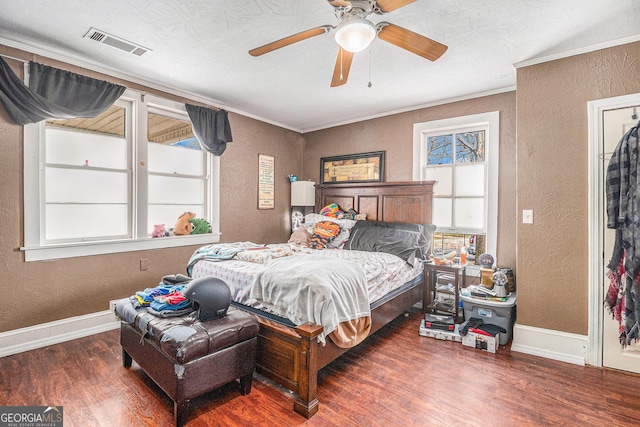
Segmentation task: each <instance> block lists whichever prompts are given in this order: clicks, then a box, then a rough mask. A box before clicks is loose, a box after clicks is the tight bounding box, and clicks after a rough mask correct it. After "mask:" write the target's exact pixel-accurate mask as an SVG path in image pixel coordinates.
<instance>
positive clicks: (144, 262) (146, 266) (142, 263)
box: [140, 258, 149, 271]
mask: <svg viewBox="0 0 640 427" xmlns="http://www.w3.org/2000/svg"><path fill="white" fill-rule="evenodd" d="M148 269H149V260H148V259H146V258H142V259H141V260H140V271H147V270H148Z"/></svg>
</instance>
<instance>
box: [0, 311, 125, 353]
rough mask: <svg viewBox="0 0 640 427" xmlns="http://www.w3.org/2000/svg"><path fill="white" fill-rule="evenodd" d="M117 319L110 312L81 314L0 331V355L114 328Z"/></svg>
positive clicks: (116, 325)
mask: <svg viewBox="0 0 640 427" xmlns="http://www.w3.org/2000/svg"><path fill="white" fill-rule="evenodd" d="M119 326H120V322H119V321H118V319H117V318H116V317H115V315H114V313H113V311H110V310H104V311H99V312H97V313H91V314H86V315H83V316H76V317H69V318H67V319H62V320H56V321H54V322H49V323H42V324H40V325H35V326H29V327H26V328H21V329H15V330H13V331H7V332H2V333H0V357H4V356H10V355H12V354H17V353H22V352H23V351H29V350H34V349H36V348H41V347H45V346H48V345H52V344H58V343H61V342H65V341H71V340H74V339H77V338H82V337H87V336H89V335H93V334H98V333H101V332H106V331H110V330H113V329H117V328H118V327H119Z"/></svg>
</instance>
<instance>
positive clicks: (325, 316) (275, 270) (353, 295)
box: [250, 255, 371, 344]
mask: <svg viewBox="0 0 640 427" xmlns="http://www.w3.org/2000/svg"><path fill="white" fill-rule="evenodd" d="M250 296H251V298H254V299H256V300H258V301H261V302H262V303H263V304H265V305H266V306H267V307H270V308H272V309H274V311H278V312H281V313H285V314H286V317H287V318H289V319H290V320H292V321H293V322H294V323H296V324H303V323H306V322H311V323H316V324H318V325H322V326H323V327H324V331H323V332H322V334H321V335H320V336H319V337H318V340H319V341H320V342H321V343H323V344H324V342H325V337H326V336H327V335H329V334H330V333H331V332H333V331H334V330H335V329H336V327H337V326H338V324H340V323H342V322H347V321H351V320H355V319H358V318H362V317H369V316H370V315H371V310H370V308H369V297H368V295H367V278H366V276H365V273H364V271H363V270H362V268H361V267H360V266H359V265H358V264H356V263H354V262H351V261H347V260H343V259H336V258H331V257H326V256H319V255H294V256H288V257H284V258H277V259H273V260H271V261H268V262H267V263H265V268H264V269H263V270H262V271H260V272H259V273H258V274H257V275H256V277H255V280H254V281H253V284H252V287H251V292H250Z"/></svg>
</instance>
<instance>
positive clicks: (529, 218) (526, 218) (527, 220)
mask: <svg viewBox="0 0 640 427" xmlns="http://www.w3.org/2000/svg"><path fill="white" fill-rule="evenodd" d="M522 223H523V224H533V210H531V209H523V210H522Z"/></svg>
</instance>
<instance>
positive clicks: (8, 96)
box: [0, 58, 126, 125]
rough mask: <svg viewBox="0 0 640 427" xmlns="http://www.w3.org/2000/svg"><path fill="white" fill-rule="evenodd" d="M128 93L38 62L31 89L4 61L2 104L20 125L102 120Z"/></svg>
mask: <svg viewBox="0 0 640 427" xmlns="http://www.w3.org/2000/svg"><path fill="white" fill-rule="evenodd" d="M125 89H126V88H125V87H124V86H120V85H117V84H114V83H109V82H105V81H102V80H96V79H93V78H91V77H86V76H82V75H80V74H75V73H72V72H69V71H64V70H60V69H57V68H53V67H49V66H46V65H42V64H38V63H35V62H30V63H29V86H28V87H27V86H25V85H24V83H22V81H21V80H20V79H19V78H18V76H16V75H15V73H14V72H13V71H12V70H11V68H10V67H9V65H8V64H7V63H6V61H5V60H4V59H2V58H0V102H1V103H2V105H3V106H4V108H5V110H7V113H8V114H9V117H10V118H11V119H12V120H13V121H14V122H15V123H17V124H19V125H25V124H28V123H36V122H39V121H42V120H46V119H72V118H76V117H96V116H99V115H100V114H102V113H103V112H104V111H105V110H106V109H107V108H109V107H110V106H111V105H113V103H114V102H115V101H116V100H117V99H118V98H119V97H120V95H122V93H123V92H124V91H125Z"/></svg>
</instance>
